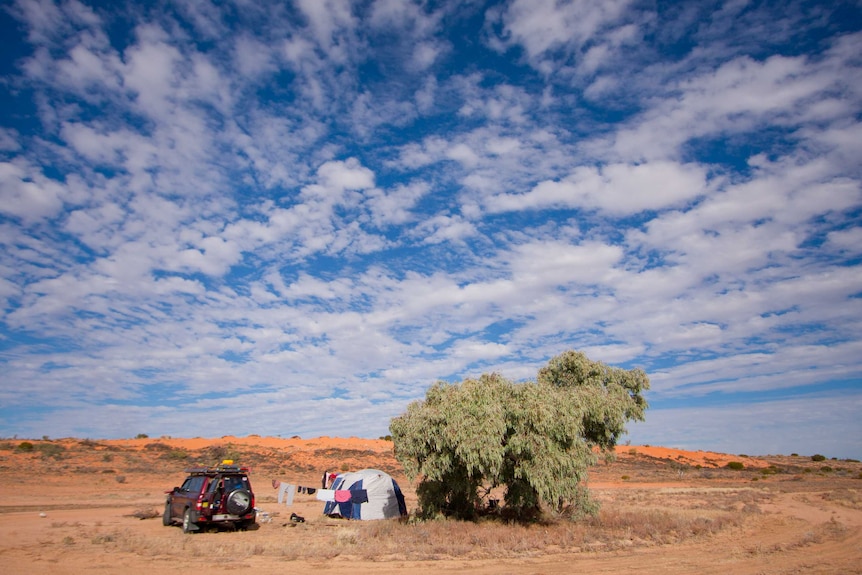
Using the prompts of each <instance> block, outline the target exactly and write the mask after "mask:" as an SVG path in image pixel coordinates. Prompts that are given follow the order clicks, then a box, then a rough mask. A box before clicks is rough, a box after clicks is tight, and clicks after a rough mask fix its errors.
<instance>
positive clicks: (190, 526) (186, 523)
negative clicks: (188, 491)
mask: <svg viewBox="0 0 862 575" xmlns="http://www.w3.org/2000/svg"><path fill="white" fill-rule="evenodd" d="M195 531H197V525H195V524H194V521H192V510H191V509H190V508H189V507H186V510H185V512H184V513H183V533H194V532H195Z"/></svg>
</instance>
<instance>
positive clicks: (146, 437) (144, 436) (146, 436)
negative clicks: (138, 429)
mask: <svg viewBox="0 0 862 575" xmlns="http://www.w3.org/2000/svg"><path fill="white" fill-rule="evenodd" d="M149 437H150V436H149V435H147V434H146V433H139V434H137V435H136V436H135V439H148V438H149Z"/></svg>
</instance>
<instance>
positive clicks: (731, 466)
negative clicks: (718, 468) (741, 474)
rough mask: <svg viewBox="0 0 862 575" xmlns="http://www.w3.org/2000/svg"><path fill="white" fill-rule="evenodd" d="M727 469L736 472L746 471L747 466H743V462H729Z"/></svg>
mask: <svg viewBox="0 0 862 575" xmlns="http://www.w3.org/2000/svg"><path fill="white" fill-rule="evenodd" d="M725 467H727V468H728V469H734V470H736V471H739V470H742V469H745V465H743V464H742V462H741V461H728V462H727V465H725Z"/></svg>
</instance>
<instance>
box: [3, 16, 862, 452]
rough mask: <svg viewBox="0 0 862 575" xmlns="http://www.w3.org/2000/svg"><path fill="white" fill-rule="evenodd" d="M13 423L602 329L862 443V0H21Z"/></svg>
mask: <svg viewBox="0 0 862 575" xmlns="http://www.w3.org/2000/svg"><path fill="white" fill-rule="evenodd" d="M0 28H2V32H3V37H4V39H5V42H4V48H3V50H4V57H3V58H2V59H0V69H2V82H0V98H2V104H3V105H2V107H0V117H2V123H0V243H2V251H0V301H2V308H0V309H2V317H0V363H2V365H0V374H2V375H0V434H3V435H7V436H10V435H19V436H35V437H39V436H42V435H50V436H70V435H74V436H80V437H128V436H133V435H135V434H137V433H141V432H143V433H148V434H151V435H159V434H166V435H175V436H199V435H204V436H220V435H225V434H240V435H241V434H249V433H258V434H273V435H295V434H299V435H304V436H313V435H323V434H326V435H361V436H378V435H384V434H386V433H387V427H388V422H389V419H390V418H391V417H393V416H395V415H398V414H399V413H401V412H402V411H403V409H404V408H405V406H406V405H407V403H409V402H410V401H412V400H414V399H417V398H420V397H423V396H424V392H425V389H426V388H427V387H428V385H430V384H431V383H433V382H434V381H435V380H438V379H443V380H449V381H458V380H460V379H462V378H464V377H470V376H477V375H479V374H481V373H482V372H490V371H498V372H500V373H502V374H504V375H506V376H508V377H510V378H513V379H518V380H523V379H530V378H532V377H534V376H535V373H536V371H537V370H538V369H539V368H540V367H541V366H542V365H543V364H544V363H545V362H546V361H547V360H548V359H549V358H550V357H552V356H554V355H556V354H558V353H560V352H562V351H564V350H566V349H579V350H583V351H585V352H586V353H587V354H588V355H589V356H590V357H592V358H594V359H599V360H602V361H605V362H608V363H611V364H614V365H619V366H622V367H627V368H630V367H642V368H644V369H645V370H646V371H647V372H648V373H649V374H650V375H651V377H652V381H653V389H652V390H651V391H650V393H649V400H650V402H651V404H652V406H653V409H652V410H651V411H650V412H648V420H647V422H646V423H645V424H638V425H635V426H633V427H632V428H631V432H632V435H631V437H630V439H631V440H632V441H633V442H635V443H636V442H638V441H643V442H650V443H654V444H658V443H663V444H667V445H676V446H685V447H690V448H703V449H710V448H713V449H722V450H726V451H731V452H743V451H744V452H746V453H752V454H756V453H762V452H787V453H789V452H805V451H810V452H815V451H817V452H822V453H824V454H827V455H830V456H831V455H835V456H854V457H862V443H860V439H859V438H860V437H862V428H860V424H859V420H858V405H859V402H860V401H862V390H860V383H862V369H860V367H862V328H860V325H862V321H860V320H862V304H860V301H862V298H860V296H862V282H860V279H859V278H860V277H862V270H860V261H862V259H860V256H862V234H860V225H859V224H860V216H862V186H860V183H862V170H860V166H862V124H860V122H859V118H860V116H861V115H862V60H860V58H859V46H862V8H860V7H859V6H858V4H853V3H841V4H838V3H835V4H826V5H824V4H823V3H822V2H814V1H805V0H803V1H799V2H794V3H791V4H789V5H784V4H782V5H780V6H779V5H777V4H775V3H769V2H757V3H739V2H726V3H723V4H722V3H715V2H706V1H703V2H699V1H695V2H687V3H681V4H679V5H673V6H667V7H663V8H662V9H661V10H658V9H657V8H656V6H654V5H653V4H651V3H644V2H636V1H629V0H614V1H612V2H601V3H595V2H583V1H580V0H570V1H550V0H548V1H544V0H543V1H529V2H528V1H525V0H510V1H506V2H484V1H475V2H455V1H442V2H434V3H427V2H414V1H409V0H405V1H403V2H391V1H388V0H363V1H345V2H340V1H326V2H307V1H299V0H297V1H288V2H270V1H262V2H257V3H253V4H248V3H242V2H235V3H234V2H223V3H213V2H209V1H206V0H205V1H194V2H191V1H185V0H176V1H166V2H162V3H159V4H158V5H157V6H156V5H152V6H150V5H140V3H136V2H92V1H80V0H57V1H55V0H16V1H14V2H10V3H7V5H6V6H4V8H3V10H2V12H0Z"/></svg>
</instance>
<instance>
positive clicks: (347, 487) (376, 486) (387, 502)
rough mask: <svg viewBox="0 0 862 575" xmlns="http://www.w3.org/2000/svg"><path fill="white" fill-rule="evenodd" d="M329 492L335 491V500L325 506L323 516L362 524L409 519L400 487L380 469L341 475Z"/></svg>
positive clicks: (337, 477)
mask: <svg viewBox="0 0 862 575" xmlns="http://www.w3.org/2000/svg"><path fill="white" fill-rule="evenodd" d="M329 489H331V490H332V491H334V494H333V495H334V500H333V501H327V502H326V505H325V506H324V508H323V513H324V515H329V516H330V517H343V518H345V519H362V520H370V519H390V518H394V517H402V516H405V515H407V505H406V504H405V503H404V495H403V494H402V493H401V488H400V487H398V483H396V482H395V480H394V479H392V477H391V476H390V475H389V474H387V473H384V472H382V471H379V470H377V469H363V470H361V471H354V472H350V473H340V474H338V475H337V476H336V477H335V479H334V480H333V481H332V484H331V485H330V486H329Z"/></svg>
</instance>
